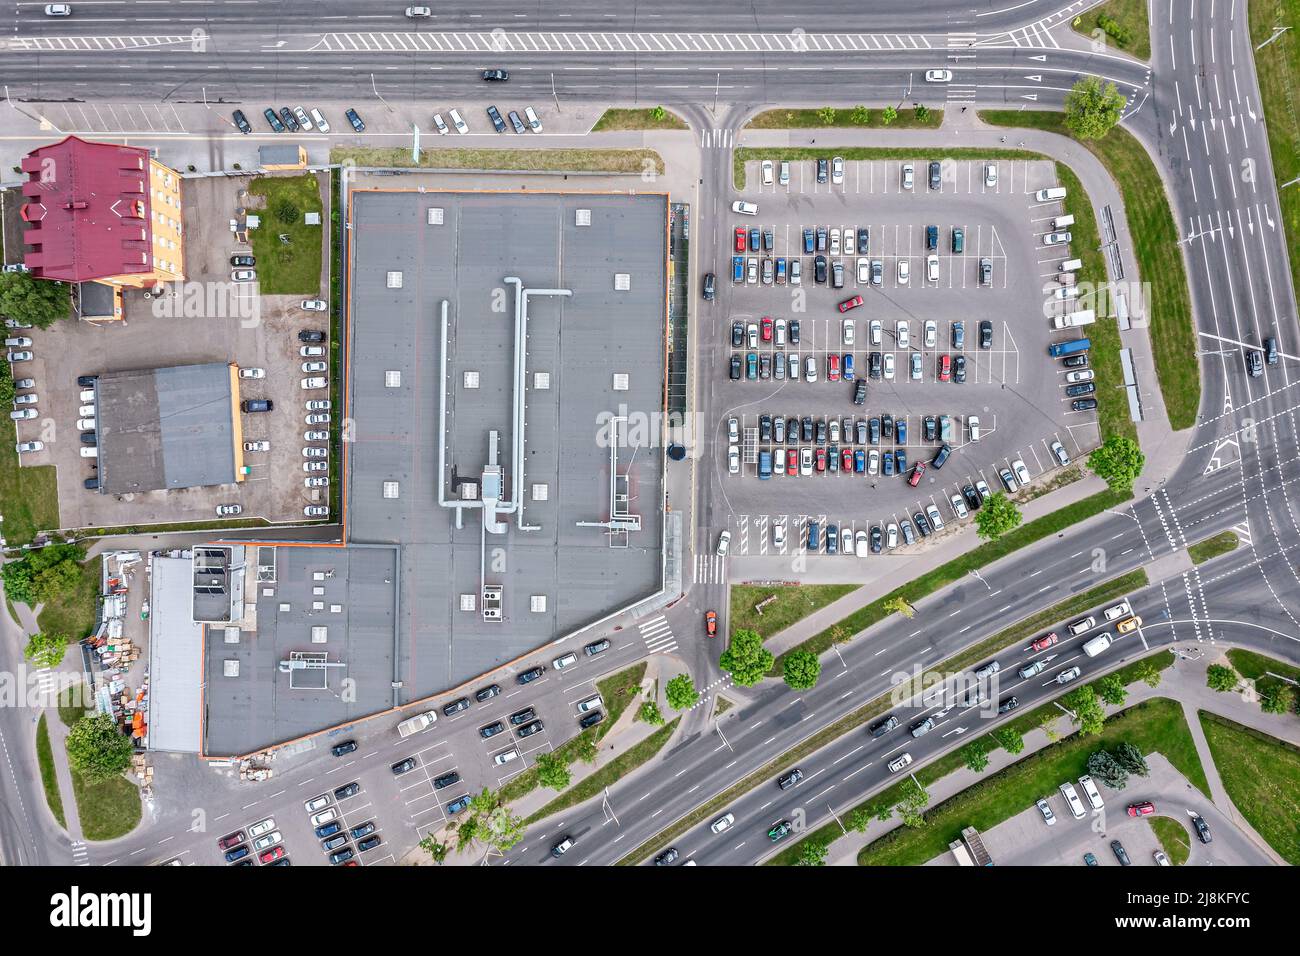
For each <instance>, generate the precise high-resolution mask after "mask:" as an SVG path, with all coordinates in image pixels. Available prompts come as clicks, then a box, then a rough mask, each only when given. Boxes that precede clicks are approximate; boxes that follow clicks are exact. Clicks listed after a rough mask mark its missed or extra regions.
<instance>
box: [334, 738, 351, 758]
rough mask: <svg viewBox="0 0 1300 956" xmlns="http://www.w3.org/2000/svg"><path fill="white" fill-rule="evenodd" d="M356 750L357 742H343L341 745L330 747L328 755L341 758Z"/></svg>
mask: <svg viewBox="0 0 1300 956" xmlns="http://www.w3.org/2000/svg"><path fill="white" fill-rule="evenodd" d="M356 749H357V742H356V741H355V740H345V741H343V742H342V743H339V744H335V745H334V746H333V747H331V748H330V753H332V754H333V755H334V756H336V757H342V756H343V755H344V754H350V753H352V751H354V750H356Z"/></svg>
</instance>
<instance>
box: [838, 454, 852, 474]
mask: <svg viewBox="0 0 1300 956" xmlns="http://www.w3.org/2000/svg"><path fill="white" fill-rule="evenodd" d="M840 471H842V472H844V473H845V474H846V475H847V474H850V473H851V472H852V471H853V449H852V448H846V449H844V450H843V451H842V452H840Z"/></svg>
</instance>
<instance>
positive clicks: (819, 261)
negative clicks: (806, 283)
mask: <svg viewBox="0 0 1300 956" xmlns="http://www.w3.org/2000/svg"><path fill="white" fill-rule="evenodd" d="M813 280H814V281H815V282H818V283H820V284H821V285H825V284H826V257H825V256H818V257H817V258H816V259H814V260H813Z"/></svg>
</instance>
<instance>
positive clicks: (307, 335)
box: [298, 329, 325, 342]
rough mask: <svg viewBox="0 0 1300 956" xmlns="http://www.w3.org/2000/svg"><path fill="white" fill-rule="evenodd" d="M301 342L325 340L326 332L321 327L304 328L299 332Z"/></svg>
mask: <svg viewBox="0 0 1300 956" xmlns="http://www.w3.org/2000/svg"><path fill="white" fill-rule="evenodd" d="M298 341H299V342H324V341H325V333H324V332H322V331H320V330H319V329H303V330H302V331H300V332H299V333H298Z"/></svg>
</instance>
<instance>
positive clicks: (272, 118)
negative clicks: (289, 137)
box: [262, 107, 284, 133]
mask: <svg viewBox="0 0 1300 956" xmlns="http://www.w3.org/2000/svg"><path fill="white" fill-rule="evenodd" d="M262 115H263V116H265V117H266V121H267V122H268V123H269V124H270V125H271V129H273V130H275V131H276V132H277V133H283V132H284V124H283V123H281V122H280V117H278V116H276V115H275V110H273V109H270V108H269V107H268V108H267V109H264V110H262Z"/></svg>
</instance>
